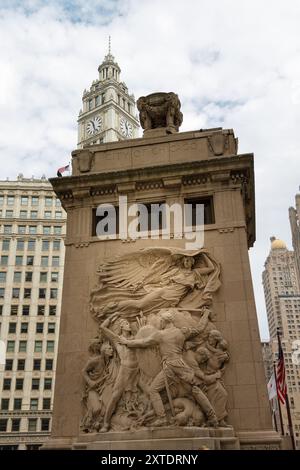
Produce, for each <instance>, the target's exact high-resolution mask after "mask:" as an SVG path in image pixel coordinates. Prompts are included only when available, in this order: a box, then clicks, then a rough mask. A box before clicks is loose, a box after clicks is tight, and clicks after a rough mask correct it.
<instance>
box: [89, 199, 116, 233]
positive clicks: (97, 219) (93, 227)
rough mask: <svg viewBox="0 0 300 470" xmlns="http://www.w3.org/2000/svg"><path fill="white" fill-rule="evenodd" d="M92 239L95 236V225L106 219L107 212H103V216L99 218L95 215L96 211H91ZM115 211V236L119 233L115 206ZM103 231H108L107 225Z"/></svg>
mask: <svg viewBox="0 0 300 470" xmlns="http://www.w3.org/2000/svg"><path fill="white" fill-rule="evenodd" d="M92 211H93V212H92V237H95V236H97V232H96V228H97V224H98V223H99V222H101V220H103V219H105V218H107V216H108V211H104V214H103V215H101V216H98V215H96V212H97V209H92ZM115 211H116V234H118V233H119V207H118V206H115ZM104 230H105V231H106V230H108V224H106V227H104Z"/></svg>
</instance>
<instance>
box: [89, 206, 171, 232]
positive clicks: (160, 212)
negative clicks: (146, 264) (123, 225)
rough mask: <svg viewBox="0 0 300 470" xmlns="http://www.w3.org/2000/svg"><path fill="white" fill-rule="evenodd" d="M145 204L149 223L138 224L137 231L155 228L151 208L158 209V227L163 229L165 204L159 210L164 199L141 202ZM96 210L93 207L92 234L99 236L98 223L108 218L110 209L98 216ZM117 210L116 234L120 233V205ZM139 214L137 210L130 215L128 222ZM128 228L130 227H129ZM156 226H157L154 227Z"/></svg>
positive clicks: (116, 207)
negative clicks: (142, 225) (143, 225)
mask: <svg viewBox="0 0 300 470" xmlns="http://www.w3.org/2000/svg"><path fill="white" fill-rule="evenodd" d="M141 204H143V205H144V206H145V207H146V209H147V213H148V224H147V227H145V228H144V227H141V226H140V225H138V227H137V231H138V232H144V231H145V230H144V229H147V230H151V229H153V227H151V210H152V211H154V210H158V225H159V226H158V229H159V230H161V229H162V228H165V227H163V225H164V224H163V222H164V216H163V208H162V207H163V206H162V207H161V210H159V206H160V205H161V204H164V201H160V202H152V203H141ZM152 206H153V207H152ZM96 211H97V209H93V215H92V236H97V232H96V228H97V224H98V223H99V222H101V220H103V219H104V218H107V216H108V211H106V212H104V215H103V216H97V215H96ZM115 211H116V234H119V229H120V227H119V207H118V206H115ZM138 216H139V211H138V210H137V212H136V214H135V215H134V216H130V217H128V224H129V223H130V222H131V221H132V220H134V219H136V218H137V217H138ZM127 228H128V227H127ZM154 228H156V227H154ZM107 229H108V224H107Z"/></svg>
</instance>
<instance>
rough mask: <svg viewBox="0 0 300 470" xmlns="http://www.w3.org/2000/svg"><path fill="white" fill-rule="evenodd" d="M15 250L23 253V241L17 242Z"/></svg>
mask: <svg viewBox="0 0 300 470" xmlns="http://www.w3.org/2000/svg"><path fill="white" fill-rule="evenodd" d="M17 250H18V251H23V250H24V240H20V239H18V240H17Z"/></svg>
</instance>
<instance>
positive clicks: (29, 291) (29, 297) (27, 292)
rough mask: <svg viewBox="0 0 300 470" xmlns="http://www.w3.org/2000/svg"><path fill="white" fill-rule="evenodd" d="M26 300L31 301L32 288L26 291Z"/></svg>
mask: <svg viewBox="0 0 300 470" xmlns="http://www.w3.org/2000/svg"><path fill="white" fill-rule="evenodd" d="M24 299H31V289H30V288H26V289H24Z"/></svg>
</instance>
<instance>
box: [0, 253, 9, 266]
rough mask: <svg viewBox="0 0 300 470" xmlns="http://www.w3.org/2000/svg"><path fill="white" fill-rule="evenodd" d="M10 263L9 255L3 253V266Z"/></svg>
mask: <svg viewBox="0 0 300 470" xmlns="http://www.w3.org/2000/svg"><path fill="white" fill-rule="evenodd" d="M7 265H8V256H6V255H2V256H1V266H7Z"/></svg>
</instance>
